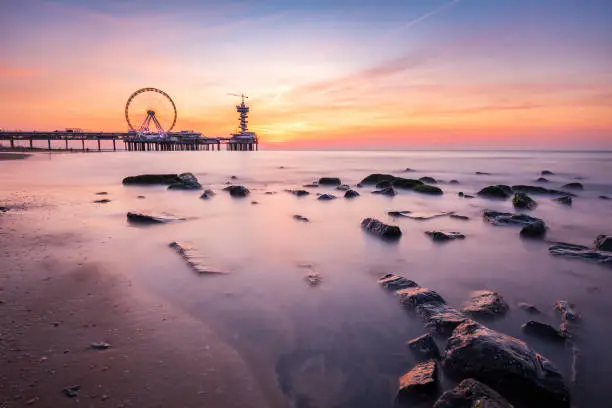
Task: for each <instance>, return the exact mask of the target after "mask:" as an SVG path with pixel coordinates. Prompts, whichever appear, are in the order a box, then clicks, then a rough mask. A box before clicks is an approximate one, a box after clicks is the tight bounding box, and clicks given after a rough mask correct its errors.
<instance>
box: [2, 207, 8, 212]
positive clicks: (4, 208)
mask: <svg viewBox="0 0 612 408" xmlns="http://www.w3.org/2000/svg"><path fill="white" fill-rule="evenodd" d="M7 211H10V208H8V207H0V212H7Z"/></svg>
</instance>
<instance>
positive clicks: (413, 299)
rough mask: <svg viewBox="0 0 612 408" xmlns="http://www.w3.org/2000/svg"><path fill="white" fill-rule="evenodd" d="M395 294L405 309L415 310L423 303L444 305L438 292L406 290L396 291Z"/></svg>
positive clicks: (423, 289) (421, 289)
mask: <svg viewBox="0 0 612 408" xmlns="http://www.w3.org/2000/svg"><path fill="white" fill-rule="evenodd" d="M396 294H397V295H398V296H399V297H400V302H401V303H402V305H404V306H405V307H406V308H407V309H415V308H416V307H417V306H420V305H423V304H425V303H434V304H436V303H442V304H443V303H446V302H444V299H443V298H442V296H440V295H439V294H438V292H436V291H434V290H431V289H427V288H421V287H416V288H406V289H402V290H398V291H397V292H396Z"/></svg>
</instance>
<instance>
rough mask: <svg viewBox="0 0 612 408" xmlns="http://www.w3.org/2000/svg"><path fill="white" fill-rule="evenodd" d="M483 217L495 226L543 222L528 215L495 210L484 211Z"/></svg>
mask: <svg viewBox="0 0 612 408" xmlns="http://www.w3.org/2000/svg"><path fill="white" fill-rule="evenodd" d="M483 217H484V219H485V220H487V221H488V222H490V223H491V224H493V225H508V224H511V225H512V224H514V225H528V224H532V223H535V222H543V221H542V220H541V219H539V218H536V217H531V216H529V215H526V214H513V213H504V212H499V211H493V210H484V212H483Z"/></svg>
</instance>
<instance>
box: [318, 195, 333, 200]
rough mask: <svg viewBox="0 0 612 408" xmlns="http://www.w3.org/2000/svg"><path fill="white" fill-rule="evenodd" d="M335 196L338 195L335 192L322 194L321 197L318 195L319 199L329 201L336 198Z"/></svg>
mask: <svg viewBox="0 0 612 408" xmlns="http://www.w3.org/2000/svg"><path fill="white" fill-rule="evenodd" d="M335 198H336V196H335V195H333V194H321V195H320V196H319V197H317V200H322V201H327V200H334V199H335Z"/></svg>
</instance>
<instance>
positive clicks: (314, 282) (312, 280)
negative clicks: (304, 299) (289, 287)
mask: <svg viewBox="0 0 612 408" xmlns="http://www.w3.org/2000/svg"><path fill="white" fill-rule="evenodd" d="M306 282H308V284H309V285H310V286H318V285H319V284H320V283H321V275H320V274H318V273H317V272H314V271H311V272H309V273H308V274H307V275H306Z"/></svg>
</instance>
